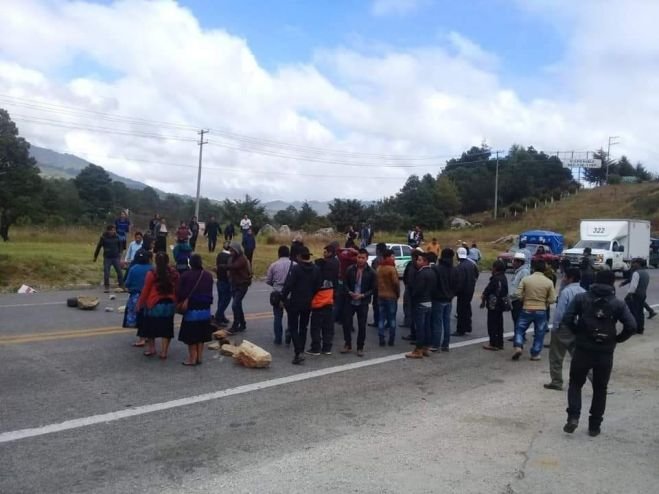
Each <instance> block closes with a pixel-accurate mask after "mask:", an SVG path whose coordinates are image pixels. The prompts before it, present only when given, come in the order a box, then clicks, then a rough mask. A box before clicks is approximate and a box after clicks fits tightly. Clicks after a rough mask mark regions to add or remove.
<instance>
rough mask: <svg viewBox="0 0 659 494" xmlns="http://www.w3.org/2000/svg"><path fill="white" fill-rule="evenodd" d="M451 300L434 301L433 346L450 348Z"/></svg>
mask: <svg viewBox="0 0 659 494" xmlns="http://www.w3.org/2000/svg"><path fill="white" fill-rule="evenodd" d="M451 308H452V304H451V302H437V301H435V300H433V302H432V345H431V346H432V347H433V348H439V347H440V346H441V347H442V348H448V345H449V342H450V340H451Z"/></svg>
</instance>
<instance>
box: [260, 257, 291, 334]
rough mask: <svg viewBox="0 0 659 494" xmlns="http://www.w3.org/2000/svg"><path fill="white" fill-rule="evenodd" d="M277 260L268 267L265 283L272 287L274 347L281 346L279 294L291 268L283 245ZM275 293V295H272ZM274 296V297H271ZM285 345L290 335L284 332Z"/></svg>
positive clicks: (280, 300) (281, 312)
mask: <svg viewBox="0 0 659 494" xmlns="http://www.w3.org/2000/svg"><path fill="white" fill-rule="evenodd" d="M277 255H278V257H279V258H278V259H277V260H276V261H275V262H273V263H272V264H270V266H268V271H267V273H266V278H265V282H266V284H267V285H270V286H271V287H272V290H273V291H272V295H271V296H270V301H271V305H272V315H273V317H274V323H273V331H274V334H275V345H281V344H282V338H283V333H284V324H283V321H284V308H283V307H282V305H281V302H282V297H281V292H282V290H283V289H284V283H286V279H287V278H288V275H289V273H290V272H291V269H292V268H293V264H294V262H293V260H292V259H291V258H290V250H289V248H288V247H287V246H285V245H280V246H279V250H278V252H277ZM275 292H276V294H277V295H274V294H275ZM273 295H274V296H273ZM286 343H290V334H289V333H288V331H286Z"/></svg>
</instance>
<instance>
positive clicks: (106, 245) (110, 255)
mask: <svg viewBox="0 0 659 494" xmlns="http://www.w3.org/2000/svg"><path fill="white" fill-rule="evenodd" d="M101 249H103V288H104V291H105V293H108V292H109V291H110V268H113V269H114V271H115V273H116V274H117V284H118V285H119V287H120V288H123V287H124V278H123V275H122V274H121V240H120V239H119V237H118V236H117V231H116V229H115V226H114V225H108V226H107V227H106V228H105V233H103V235H101V238H100V239H99V240H98V244H96V250H95V251H94V262H96V260H97V259H98V255H99V254H100V252H101Z"/></svg>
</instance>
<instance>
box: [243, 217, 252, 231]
mask: <svg viewBox="0 0 659 494" xmlns="http://www.w3.org/2000/svg"><path fill="white" fill-rule="evenodd" d="M250 228H252V220H250V219H249V218H243V219H242V220H240V229H241V230H249V229H250Z"/></svg>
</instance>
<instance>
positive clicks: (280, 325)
mask: <svg viewBox="0 0 659 494" xmlns="http://www.w3.org/2000/svg"><path fill="white" fill-rule="evenodd" d="M272 315H273V316H274V318H275V322H274V330H275V343H281V341H282V337H283V334H284V309H283V308H282V307H273V308H272Z"/></svg>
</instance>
